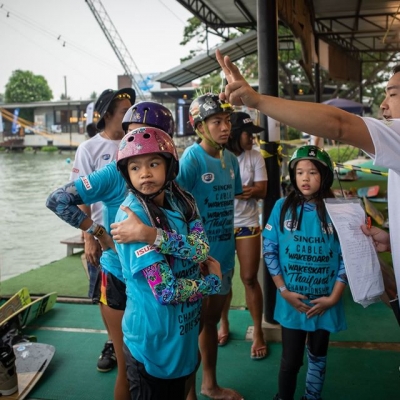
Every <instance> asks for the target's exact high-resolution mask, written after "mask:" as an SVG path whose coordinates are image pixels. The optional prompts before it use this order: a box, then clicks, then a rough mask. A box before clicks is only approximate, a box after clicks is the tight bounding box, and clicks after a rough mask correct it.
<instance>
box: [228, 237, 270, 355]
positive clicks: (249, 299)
mask: <svg viewBox="0 0 400 400" xmlns="http://www.w3.org/2000/svg"><path fill="white" fill-rule="evenodd" d="M248 249H252V251H250V252H249V251H248ZM236 251H237V255H238V259H239V263H240V278H241V279H242V282H243V285H244V288H245V293H246V304H247V307H248V308H249V311H250V314H251V317H252V319H253V324H254V332H253V345H252V346H251V354H250V356H251V358H252V359H254V360H261V359H263V358H265V357H266V355H267V346H266V344H265V340H264V335H263V331H262V327H261V323H262V291H261V286H260V283H259V282H258V277H257V274H258V268H259V265H260V254H261V253H260V252H261V238H260V236H259V235H258V236H247V237H243V238H240V239H236Z"/></svg>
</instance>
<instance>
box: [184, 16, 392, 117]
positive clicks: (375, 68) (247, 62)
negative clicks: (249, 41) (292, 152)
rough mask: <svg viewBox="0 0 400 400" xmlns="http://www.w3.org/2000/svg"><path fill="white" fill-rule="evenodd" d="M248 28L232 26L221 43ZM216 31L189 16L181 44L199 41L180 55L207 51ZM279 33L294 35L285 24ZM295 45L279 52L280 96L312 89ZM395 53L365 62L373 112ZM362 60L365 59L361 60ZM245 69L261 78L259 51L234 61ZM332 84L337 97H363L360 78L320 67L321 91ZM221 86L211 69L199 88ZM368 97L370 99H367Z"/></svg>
mask: <svg viewBox="0 0 400 400" xmlns="http://www.w3.org/2000/svg"><path fill="white" fill-rule="evenodd" d="M246 31H247V30H245V29H242V28H238V29H233V28H230V32H229V33H228V35H227V37H222V36H221V43H223V42H226V41H227V40H228V39H232V38H234V37H237V36H239V35H241V34H243V33H245V32H246ZM211 33H213V31H212V30H211V29H207V27H206V25H205V24H203V23H201V22H200V20H199V19H198V18H196V17H192V18H189V19H188V20H187V25H186V26H185V28H184V32H183V40H182V42H181V43H180V44H181V45H187V44H189V43H190V42H192V41H196V50H190V51H189V53H190V54H189V55H188V56H187V57H186V58H184V59H181V61H182V62H183V61H186V60H188V59H191V58H193V57H195V56H196V55H198V54H199V53H201V52H204V44H205V43H206V41H207V34H211ZM278 36H279V37H280V38H284V39H289V38H292V37H293V35H292V32H291V31H290V29H289V28H287V27H285V26H284V25H279V27H278ZM293 41H294V49H291V50H280V51H279V54H278V79H279V91H280V96H282V97H283V96H284V97H288V98H291V99H294V98H295V97H296V95H298V94H299V91H300V90H301V92H302V93H303V94H308V93H310V90H312V89H313V86H314V82H309V80H308V78H307V75H306V74H305V72H304V69H303V67H302V66H301V59H302V50H301V46H300V43H299V42H298V41H297V40H295V39H294V38H293ZM395 57H396V53H395V52H394V53H388V54H386V55H385V56H382V57H381V58H382V59H384V60H386V61H384V62H362V71H363V72H362V76H363V82H362V86H363V99H364V103H365V102H368V103H370V105H371V106H372V110H373V113H374V114H376V113H377V111H378V110H379V104H380V102H381V101H382V99H383V91H382V88H383V85H384V83H385V82H387V80H388V79H389V78H390V69H391V67H392V63H391V60H392V59H393V58H395ZM361 61H362V60H361ZM235 63H236V64H237V65H238V67H239V68H240V70H241V72H242V73H243V75H244V77H245V78H246V79H247V80H248V81H249V82H250V83H251V82H256V81H257V80H258V57H257V53H255V54H252V55H250V56H246V57H243V58H242V59H240V60H238V61H236V62H235ZM326 85H329V86H330V87H331V88H332V87H333V88H334V91H333V93H332V95H331V97H332V98H334V97H343V98H347V99H350V100H355V101H359V100H360V85H359V83H358V82H343V81H336V80H333V79H332V78H331V77H330V76H329V74H328V73H327V72H326V71H324V70H322V69H321V70H320V88H321V93H323V91H324V87H325V86H326ZM220 87H221V76H220V74H219V71H218V70H217V71H215V72H212V73H211V74H209V75H206V76H204V77H203V78H201V80H200V88H199V90H198V92H200V93H205V92H208V91H218V90H219V89H220ZM368 100H369V101H368Z"/></svg>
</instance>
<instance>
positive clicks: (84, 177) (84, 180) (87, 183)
mask: <svg viewBox="0 0 400 400" xmlns="http://www.w3.org/2000/svg"><path fill="white" fill-rule="evenodd" d="M80 179H81V181H82V183H83V186H84V187H85V189H86V190H90V189H92V185H91V184H90V182H89V179H88V178H86V176H81V178H80Z"/></svg>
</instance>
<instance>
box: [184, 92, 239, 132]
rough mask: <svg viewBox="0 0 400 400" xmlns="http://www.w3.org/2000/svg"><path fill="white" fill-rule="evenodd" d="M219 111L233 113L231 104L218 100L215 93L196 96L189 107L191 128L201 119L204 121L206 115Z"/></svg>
mask: <svg viewBox="0 0 400 400" xmlns="http://www.w3.org/2000/svg"><path fill="white" fill-rule="evenodd" d="M219 113H229V114H232V113H233V107H232V106H231V104H229V103H228V102H226V101H224V100H220V98H219V96H218V95H217V94H215V93H206V94H203V95H202V96H199V97H197V98H196V99H195V100H193V101H192V104H191V105H190V107H189V120H190V123H191V125H192V126H193V128H195V127H196V124H197V123H198V122H201V121H205V120H206V119H207V118H208V117H211V116H212V115H214V114H219Z"/></svg>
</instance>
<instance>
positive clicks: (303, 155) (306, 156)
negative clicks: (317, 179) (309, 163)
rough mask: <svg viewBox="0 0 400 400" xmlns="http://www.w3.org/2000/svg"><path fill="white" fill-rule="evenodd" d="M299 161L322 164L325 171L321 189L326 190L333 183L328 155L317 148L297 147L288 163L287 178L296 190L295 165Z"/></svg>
mask: <svg viewBox="0 0 400 400" xmlns="http://www.w3.org/2000/svg"><path fill="white" fill-rule="evenodd" d="M300 160H313V161H317V162H319V163H320V164H322V165H323V166H324V167H325V169H326V179H325V180H324V181H323V182H321V189H328V188H330V187H331V186H332V183H333V163H332V160H331V157H330V156H329V154H328V153H327V152H326V151H325V150H323V149H321V148H319V147H317V146H302V147H299V148H298V149H297V150H296V151H295V152H294V153H293V155H292V157H291V159H290V161H289V176H290V181H291V182H292V185H293V186H294V187H295V188H296V187H297V186H296V174H295V169H296V164H297V163H298V162H299V161H300Z"/></svg>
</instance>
